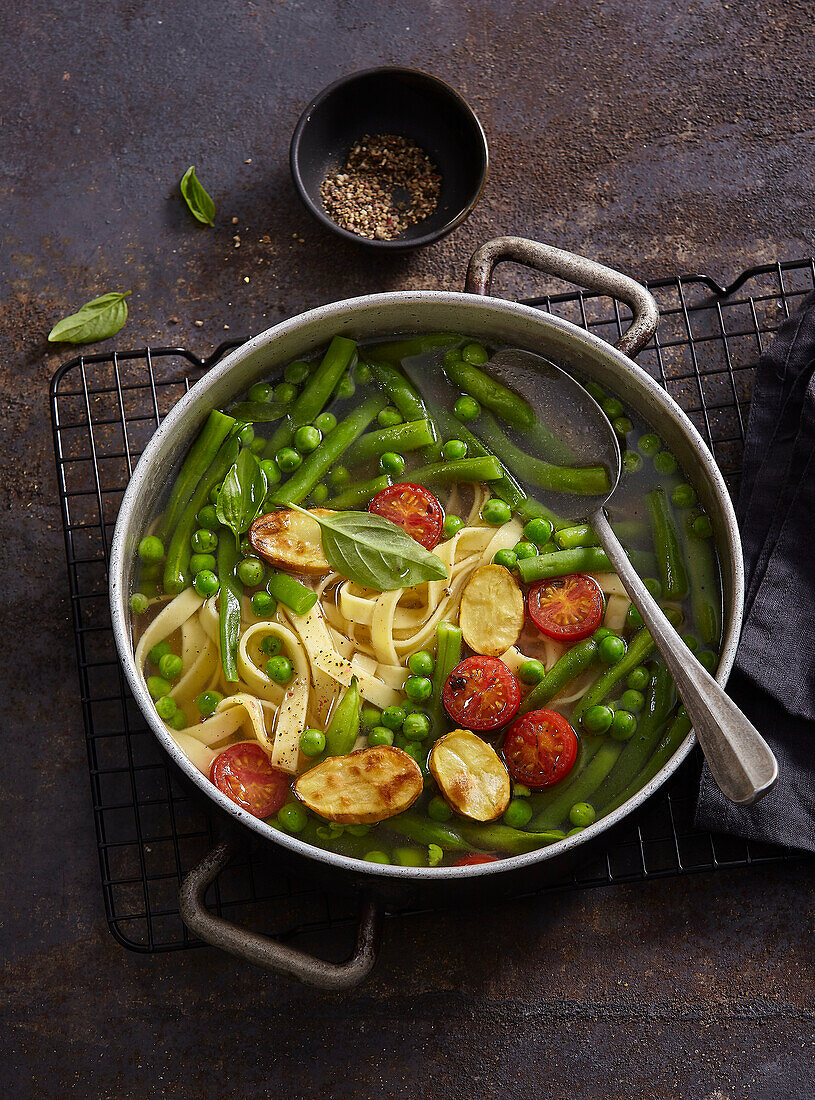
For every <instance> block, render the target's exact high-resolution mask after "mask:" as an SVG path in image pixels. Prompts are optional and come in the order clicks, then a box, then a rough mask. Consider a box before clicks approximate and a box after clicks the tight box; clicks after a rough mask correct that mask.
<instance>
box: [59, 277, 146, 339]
mask: <svg viewBox="0 0 815 1100" xmlns="http://www.w3.org/2000/svg"><path fill="white" fill-rule="evenodd" d="M129 293H130V291H129V290H126V291H125V293H124V294H119V293H117V292H115V291H114V292H112V293H111V294H103V295H102V297H101V298H93V299H92V300H91V301H90V302H86V303H85V304H84V306H82V308H81V309H79V310H77V312H76V313H72V314H71V316H70V317H65V318H63V320H62V321H58V322H57V323H56V324H55V325H54V327H53V328H52V329H51V331H50V332H49V333H48V339H49V341H50V343H52V344H56V343H64V344H93V343H94V342H95V341H96V340H107V338H108V337H109V336H115V335H116V333H117V332H118V331H119V329H120V328H121V327H122V325H123V324H124V323H125V321H126V320H127V302H126V301H125V298H126V297H127V296H128V294H129Z"/></svg>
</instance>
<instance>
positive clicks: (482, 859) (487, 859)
mask: <svg viewBox="0 0 815 1100" xmlns="http://www.w3.org/2000/svg"><path fill="white" fill-rule="evenodd" d="M497 862H498V856H487V855H482V854H481V853H479V852H472V853H471V854H470V855H468V856H462V857H461V859H457V860H456V862H455V863H454V864H453V866H454V867H477V866H478V864H479V863H497Z"/></svg>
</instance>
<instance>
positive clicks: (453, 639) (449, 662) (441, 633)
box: [427, 622, 461, 741]
mask: <svg viewBox="0 0 815 1100" xmlns="http://www.w3.org/2000/svg"><path fill="white" fill-rule="evenodd" d="M460 660H461V629H460V628H459V627H457V626H454V625H453V624H452V623H447V622H440V623H439V624H438V626H437V627H436V667H435V668H434V670H433V694H432V695H431V696H430V702H429V703H428V705H427V711H428V714H429V716H430V720H431V722H432V730H431V739H432V740H433V741H437V740H438V739H439V738H440V737H441V735H442V734H443V733H444V731H445V729H446V726H447V717H446V711H445V709H444V703H443V702H442V692H443V691H444V685H445V683H446V682H447V677H448V676H449V675H450V673H451V672H452V671H453V669H454V668H455V667H456V665H457V664H458V663H459V661H460Z"/></svg>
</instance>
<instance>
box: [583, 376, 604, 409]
mask: <svg viewBox="0 0 815 1100" xmlns="http://www.w3.org/2000/svg"><path fill="white" fill-rule="evenodd" d="M584 389H585V390H586V393H588V394H589V395H590V396H591V397H593V398H594V400H595V401H596V402H597V404H598V405H602V403H603V401H604V400H605V396H606V391H605V390H604V389H603V387H602V386H600V385H598V384H597V382H587V383H586V385H585V386H584Z"/></svg>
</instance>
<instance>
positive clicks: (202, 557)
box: [190, 554, 216, 576]
mask: <svg viewBox="0 0 815 1100" xmlns="http://www.w3.org/2000/svg"><path fill="white" fill-rule="evenodd" d="M215 568H216V565H215V555H214V554H193V555H192V557H191V558H190V572H191V573H192V575H193V576H195V574H196V573H200V572H201V570H202V569H211V570H212V572H213V573H214V572H215Z"/></svg>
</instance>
